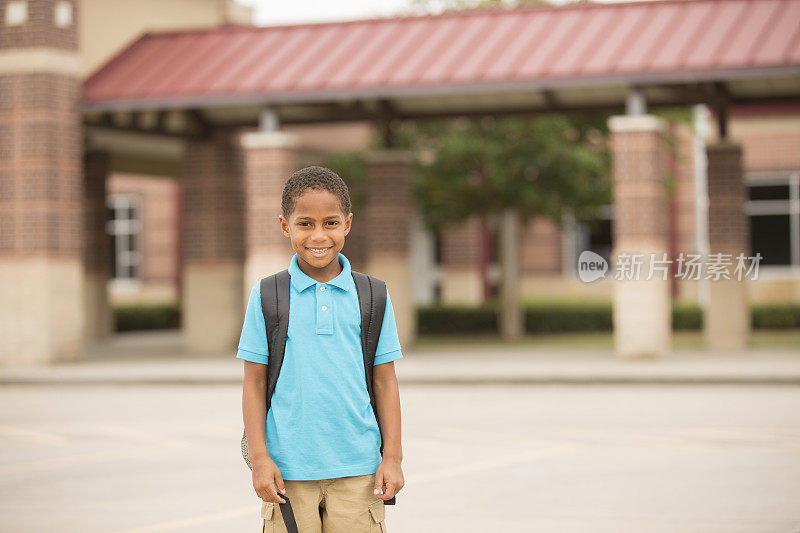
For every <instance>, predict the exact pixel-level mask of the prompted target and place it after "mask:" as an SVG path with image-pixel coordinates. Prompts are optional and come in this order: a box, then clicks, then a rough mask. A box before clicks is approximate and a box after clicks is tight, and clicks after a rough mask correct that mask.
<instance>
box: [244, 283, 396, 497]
mask: <svg viewBox="0 0 800 533" xmlns="http://www.w3.org/2000/svg"><path fill="white" fill-rule="evenodd" d="M351 273H352V275H353V281H355V285H356V292H357V293H358V305H359V308H360V309H361V350H362V352H363V354H364V378H365V380H366V382H367V392H369V401H370V403H371V404H372V412H373V413H375V418H376V420H377V418H378V409H377V408H376V405H375V394H374V393H373V390H372V371H373V364H374V363H375V352H376V351H377V350H378V338H379V337H380V334H381V327H382V326H383V315H384V312H385V311H386V283H385V282H383V281H381V280H379V279H378V278H375V277H372V276H370V275H368V274H363V273H361V272H356V271H354V270H351ZM290 279H291V276H290V275H289V270H288V269H284V270H282V271H280V272H278V273H276V274H273V275H271V276H267V277H266V278H264V279H262V280H261V312H262V313H263V314H264V323H265V324H266V326H267V346H268V347H269V364H268V365H267V397H266V402H267V407H266V411H265V412H266V413H269V408H270V404H271V403H272V394H273V393H274V392H275V385H276V384H277V383H278V374H279V373H280V371H281V365H282V364H283V355H284V351H285V349H286V335H287V332H288V329H289V294H290V292H289V281H290ZM365 325H366V327H365ZM378 431H380V424H378ZM380 453H381V456H383V435H381V446H380ZM242 455H243V456H244V460H245V462H246V463H247V466H248V467H249V468H250V469H252V468H253V466H252V465H251V464H250V459H249V458H248V457H247V435H246V434H245V433H244V432H243V433H242ZM287 501H288V500H287ZM383 503H384V504H385V505H395V503H396V502H395V496H393V497H392V498H391V499H389V500H385V501H384V502H383Z"/></svg>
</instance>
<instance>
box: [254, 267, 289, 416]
mask: <svg viewBox="0 0 800 533" xmlns="http://www.w3.org/2000/svg"><path fill="white" fill-rule="evenodd" d="M290 279H291V276H290V275H289V270H288V269H284V270H281V271H280V272H277V273H275V274H273V275H271V276H267V277H266V278H264V279H262V280H261V287H260V288H261V312H262V313H263V314H264V324H265V325H266V327H267V346H268V347H269V364H267V398H266V401H267V408H266V411H265V412H267V413H268V412H269V407H270V404H271V403H272V394H273V393H274V392H275V385H276V384H277V383H278V374H280V371H281V365H282V364H283V353H284V351H285V350H286V336H287V333H288V330H289V297H290V291H289V281H290Z"/></svg>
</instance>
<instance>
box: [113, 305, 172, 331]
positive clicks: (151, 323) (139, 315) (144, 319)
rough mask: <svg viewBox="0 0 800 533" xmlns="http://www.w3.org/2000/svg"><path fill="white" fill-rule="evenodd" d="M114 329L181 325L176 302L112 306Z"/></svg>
mask: <svg viewBox="0 0 800 533" xmlns="http://www.w3.org/2000/svg"><path fill="white" fill-rule="evenodd" d="M114 324H115V329H116V331H134V330H148V329H175V328H180V327H181V309H180V305H178V304H147V305H121V306H117V307H115V308H114Z"/></svg>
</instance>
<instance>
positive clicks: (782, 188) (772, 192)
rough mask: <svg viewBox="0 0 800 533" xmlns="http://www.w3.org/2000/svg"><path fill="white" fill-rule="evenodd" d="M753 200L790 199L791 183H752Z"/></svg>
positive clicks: (751, 197)
mask: <svg viewBox="0 0 800 533" xmlns="http://www.w3.org/2000/svg"><path fill="white" fill-rule="evenodd" d="M750 199H751V200H788V199H789V185H751V186H750Z"/></svg>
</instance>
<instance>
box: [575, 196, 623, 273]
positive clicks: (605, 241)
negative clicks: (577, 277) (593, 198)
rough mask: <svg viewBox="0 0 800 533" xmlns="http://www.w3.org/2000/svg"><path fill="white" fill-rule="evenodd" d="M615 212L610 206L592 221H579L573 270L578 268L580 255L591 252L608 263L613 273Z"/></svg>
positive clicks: (605, 206)
mask: <svg viewBox="0 0 800 533" xmlns="http://www.w3.org/2000/svg"><path fill="white" fill-rule="evenodd" d="M612 219H613V211H612V208H611V206H610V205H604V206H602V207H601V208H600V210H599V211H598V214H597V217H596V218H593V219H591V220H583V221H578V223H577V225H576V229H575V254H576V255H575V261H574V264H573V265H572V269H573V270H575V268H577V258H578V254H580V253H581V252H583V251H585V250H590V251H592V252H594V253H596V254H597V255H599V256H600V257H602V258H603V259H605V260H606V261H607V262H608V268H609V270H611V271H613V269H614V267H613V261H611V254H612V252H613V243H612V242H611V241H612V237H613V235H612V228H611V224H612Z"/></svg>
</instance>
